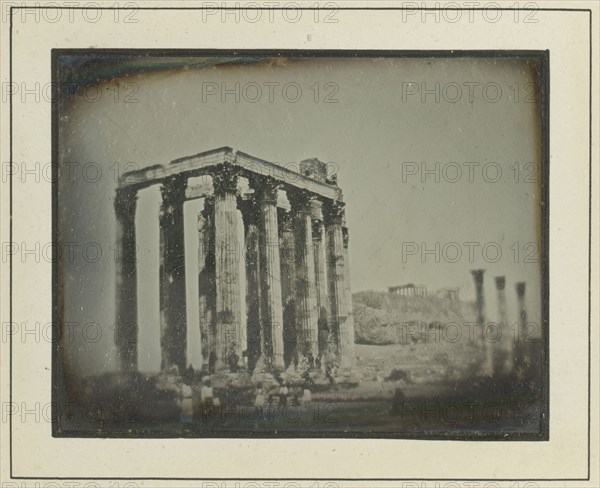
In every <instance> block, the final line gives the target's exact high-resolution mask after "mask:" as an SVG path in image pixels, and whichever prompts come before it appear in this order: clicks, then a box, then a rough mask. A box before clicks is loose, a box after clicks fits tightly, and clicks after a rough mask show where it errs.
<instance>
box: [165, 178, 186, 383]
mask: <svg viewBox="0 0 600 488" xmlns="http://www.w3.org/2000/svg"><path fill="white" fill-rule="evenodd" d="M186 186H187V178H186V177H185V176H181V175H177V176H172V177H169V178H168V179H166V180H165V181H164V183H163V185H162V187H161V193H162V199H163V200H162V208H161V212H160V226H161V238H162V243H161V248H162V252H163V255H162V268H163V272H162V275H163V276H162V277H161V282H160V284H161V286H162V287H163V289H162V290H161V296H162V299H163V304H162V305H163V307H164V320H165V323H164V324H162V326H161V332H162V333H161V336H162V357H163V361H162V369H163V370H165V369H166V370H170V369H171V367H172V366H177V368H178V370H179V373H180V374H181V373H182V372H183V371H184V370H185V368H186V347H187V330H186V329H187V317H186V295H185V248H184V246H185V243H184V227H183V203H184V201H185V188H186Z"/></svg>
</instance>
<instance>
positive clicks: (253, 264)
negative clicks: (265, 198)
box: [238, 197, 264, 370]
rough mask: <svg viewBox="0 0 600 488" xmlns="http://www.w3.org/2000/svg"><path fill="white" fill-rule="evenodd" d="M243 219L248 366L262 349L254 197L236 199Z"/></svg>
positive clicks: (257, 242) (257, 232)
mask: <svg viewBox="0 0 600 488" xmlns="http://www.w3.org/2000/svg"><path fill="white" fill-rule="evenodd" d="M238 204H239V207H240V210H241V211H242V218H243V220H244V236H245V241H244V242H245V248H244V264H245V267H246V337H247V340H248V348H247V351H248V368H249V369H250V370H252V369H254V365H255V364H256V361H258V358H259V357H260V354H261V351H262V350H263V349H264V344H262V340H263V334H261V325H260V269H259V220H260V219H259V208H258V205H257V203H256V199H254V198H253V197H247V198H242V199H238Z"/></svg>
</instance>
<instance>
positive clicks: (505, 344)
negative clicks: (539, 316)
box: [495, 276, 514, 374]
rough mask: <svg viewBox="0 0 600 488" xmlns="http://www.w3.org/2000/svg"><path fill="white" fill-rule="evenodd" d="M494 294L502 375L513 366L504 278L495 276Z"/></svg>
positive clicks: (512, 343)
mask: <svg viewBox="0 0 600 488" xmlns="http://www.w3.org/2000/svg"><path fill="white" fill-rule="evenodd" d="M495 280H496V292H497V297H498V298H497V299H498V321H499V322H500V330H501V331H502V336H501V342H500V344H499V345H500V346H501V347H500V352H501V354H500V356H501V358H502V361H501V363H500V364H499V365H498V367H499V370H500V371H501V372H502V373H503V374H511V373H512V371H513V366H514V351H513V346H514V338H513V337H511V335H510V333H509V328H508V322H507V313H506V290H505V288H506V279H505V278H504V276H496V278H495Z"/></svg>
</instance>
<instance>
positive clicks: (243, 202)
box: [237, 194, 260, 225]
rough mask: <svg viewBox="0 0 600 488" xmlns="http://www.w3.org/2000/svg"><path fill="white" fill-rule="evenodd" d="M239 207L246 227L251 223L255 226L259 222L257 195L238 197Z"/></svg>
mask: <svg viewBox="0 0 600 488" xmlns="http://www.w3.org/2000/svg"><path fill="white" fill-rule="evenodd" d="M237 207H238V209H239V210H240V212H242V219H243V221H244V225H248V224H250V223H253V224H255V223H257V222H258V217H259V215H260V212H259V205H258V202H257V200H256V195H254V194H245V195H238V198H237Z"/></svg>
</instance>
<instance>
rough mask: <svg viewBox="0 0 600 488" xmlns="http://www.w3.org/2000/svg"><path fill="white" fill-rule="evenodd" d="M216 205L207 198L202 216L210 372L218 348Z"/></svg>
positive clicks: (204, 329)
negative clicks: (212, 358) (215, 349)
mask: <svg viewBox="0 0 600 488" xmlns="http://www.w3.org/2000/svg"><path fill="white" fill-rule="evenodd" d="M214 213H215V203H214V199H213V197H206V198H205V199H204V209H203V210H202V212H200V213H199V214H198V307H199V310H198V312H199V319H200V345H201V349H202V368H203V369H204V370H205V371H207V370H209V369H210V358H211V352H212V353H213V355H214V353H215V352H214V348H215V340H214V338H215V334H214V331H215V322H214V320H215V305H216V284H215V225H214Z"/></svg>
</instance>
